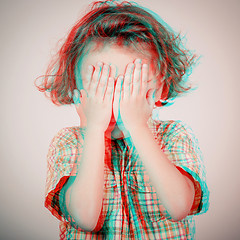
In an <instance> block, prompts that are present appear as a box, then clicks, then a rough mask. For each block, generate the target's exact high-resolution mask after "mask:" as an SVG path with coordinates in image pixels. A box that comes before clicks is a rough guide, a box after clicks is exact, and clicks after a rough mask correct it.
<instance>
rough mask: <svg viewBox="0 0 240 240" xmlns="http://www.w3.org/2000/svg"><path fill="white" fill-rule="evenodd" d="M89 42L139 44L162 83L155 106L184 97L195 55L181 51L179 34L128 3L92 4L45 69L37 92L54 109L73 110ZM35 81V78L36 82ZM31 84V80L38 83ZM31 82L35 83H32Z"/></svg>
mask: <svg viewBox="0 0 240 240" xmlns="http://www.w3.org/2000/svg"><path fill="white" fill-rule="evenodd" d="M92 41H100V42H103V43H115V44H118V45H119V46H135V47H136V49H138V50H139V45H141V43H142V44H143V46H145V51H148V52H151V54H152V56H153V61H154V65H155V70H156V79H157V80H158V81H161V82H163V89H162V95H161V97H160V99H157V101H156V102H155V106H157V107H160V106H163V105H166V104H167V103H168V100H169V99H174V98H175V97H177V96H179V95H182V94H184V93H186V92H188V91H189V90H190V89H191V85H188V81H186V80H187V78H186V77H187V76H188V75H189V74H190V73H191V69H192V66H193V65H194V64H195V63H196V61H195V60H196V55H195V54H193V53H192V52H191V51H189V50H187V49H185V48H184V47H183V43H182V40H181V38H180V34H175V33H174V31H173V30H171V29H170V27H169V26H168V25H167V24H166V23H165V22H163V21H162V20H161V18H160V17H159V16H158V15H156V14H155V13H153V12H152V11H151V10H147V9H145V8H143V7H140V6H139V5H137V4H136V3H133V2H127V1H124V2H121V3H119V2H117V1H97V2H93V3H92V4H91V5H90V10H89V11H88V12H87V13H86V14H85V15H84V16H83V17H81V18H80V19H79V20H78V21H77V22H76V23H75V24H74V26H73V27H72V28H71V30H70V32H69V33H68V35H67V38H66V40H65V41H64V43H63V44H62V46H61V48H60V49H59V50H58V52H57V54H56V55H55V56H54V57H53V59H52V60H51V62H50V64H49V65H48V68H47V71H46V74H45V75H44V76H40V77H43V81H42V82H41V83H40V84H39V85H37V84H36V82H35V85H36V87H37V88H38V90H39V91H41V92H44V93H45V96H47V97H49V98H50V99H51V100H52V102H53V103H54V104H56V105H64V104H72V103H74V102H73V97H72V96H73V90H74V89H76V88H77V86H76V66H77V64H78V61H79V59H80V58H81V56H83V55H84V52H85V49H86V46H87V45H88V44H89V43H90V42H92ZM37 79H38V78H37ZM37 79H36V80H37ZM36 80H35V81H36Z"/></svg>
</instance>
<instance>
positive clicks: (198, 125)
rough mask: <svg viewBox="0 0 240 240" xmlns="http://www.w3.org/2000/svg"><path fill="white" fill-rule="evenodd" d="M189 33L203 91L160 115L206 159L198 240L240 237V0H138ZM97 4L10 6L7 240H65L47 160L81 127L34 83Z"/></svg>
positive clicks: (0, 7) (0, 5) (5, 14)
mask: <svg viewBox="0 0 240 240" xmlns="http://www.w3.org/2000/svg"><path fill="white" fill-rule="evenodd" d="M137 2H138V3H140V4H142V5H143V6H145V7H148V8H150V9H152V10H153V11H155V12H156V13H158V14H159V15H160V16H161V17H162V18H163V20H164V21H166V22H167V23H168V24H169V25H170V26H172V28H173V29H175V30H177V31H182V32H183V33H186V34H187V40H188V44H187V46H188V47H189V48H191V49H196V50H197V52H198V53H200V54H202V55H203V58H202V59H201V64H200V65H199V66H198V67H197V68H196V69H195V70H194V72H193V74H192V76H191V80H192V81H194V82H195V83H197V84H198V85H199V89H198V90H197V91H194V92H192V93H191V94H190V95H188V96H186V97H184V98H181V99H178V100H177V101H176V103H175V104H174V105H172V106H170V107H168V108H164V109H161V112H160V116H161V118H162V119H179V120H182V121H184V122H185V123H187V124H189V125H190V126H191V127H192V129H193V131H194V133H195V135H196V136H197V138H198V139H199V144H200V147H201V149H202V152H203V154H204V161H205V165H206V169H207V180H208V186H209V189H210V192H211V196H210V197H211V198H210V209H209V211H208V212H207V213H206V214H204V215H200V216H197V217H196V223H197V228H196V235H197V239H201V240H208V239H218V240H221V239H222V240H225V239H230V240H232V239H239V238H238V237H237V236H238V235H239V234H240V230H239V223H240V217H239V213H240V207H239V206H240V204H239V200H240V193H239V189H240V188H239V185H240V184H239V183H240V181H239V175H240V174H239V173H240V172H239V169H240V163H239V162H240V159H239V123H238V121H239V119H238V117H239V109H240V108H239V106H238V105H239V95H238V92H239V88H240V84H239V81H240V79H239V65H238V64H239V61H238V60H239V17H238V13H239V10H240V9H239V5H240V4H239V1H229V0H224V1H207V0H204V1H191V0H188V1H187V0H183V1H178V0H174V1H171V0H170V1H166V0H164V1H157V0H156V1H152V0H151V1H137ZM88 3H90V1H80V0H70V1H69V0H68V1H59V0H53V1H48V0H44V1H43V0H41V1H40V0H39V1H30V0H29V1H27V0H22V1H7V0H5V1H1V2H0V19H1V31H0V34H1V44H0V54H1V64H0V66H1V94H0V98H1V101H0V102H1V125H0V126H1V134H0V136H1V151H0V156H1V166H0V168H1V174H0V176H1V179H0V180H1V188H0V196H1V200H0V203H1V204H0V216H1V222H0V239H4V240H10V239H11V240H12V239H25V240H28V239H36V240H42V239H59V237H58V220H57V219H55V218H54V217H53V216H52V215H51V214H50V212H48V210H47V209H45V208H44V191H45V179H46V155H47V151H48V147H49V143H50V141H51V139H52V138H53V136H54V135H55V134H56V133H57V132H58V131H59V130H60V129H61V128H63V127H67V126H74V125H78V123H79V121H78V116H77V114H76V113H75V108H74V107H73V106H63V107H57V106H54V105H53V104H52V103H51V102H50V101H49V100H47V99H46V98H45V97H44V95H43V94H42V93H40V92H38V91H37V89H36V88H35V87H34V85H33V81H34V79H35V78H36V77H38V76H40V75H42V74H44V73H45V70H46V67H47V64H48V62H49V60H50V56H51V54H52V53H54V51H55V50H54V49H55V47H56V45H57V41H58V40H59V39H60V38H62V37H63V36H64V35H65V34H66V33H67V31H68V30H69V29H70V28H71V26H72V25H73V23H74V22H75V21H76V20H77V18H78V16H79V15H80V13H81V12H82V10H83V9H85V7H86V6H87V5H88Z"/></svg>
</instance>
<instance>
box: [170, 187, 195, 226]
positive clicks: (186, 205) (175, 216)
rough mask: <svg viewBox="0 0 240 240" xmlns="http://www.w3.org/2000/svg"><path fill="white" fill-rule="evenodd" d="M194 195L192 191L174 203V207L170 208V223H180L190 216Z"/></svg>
mask: <svg viewBox="0 0 240 240" xmlns="http://www.w3.org/2000/svg"><path fill="white" fill-rule="evenodd" d="M194 194H195V191H194V189H193V190H192V191H190V192H189V193H188V194H186V195H185V197H183V198H182V199H179V200H178V201H177V203H175V204H176V205H175V206H174V207H173V208H172V211H171V214H170V216H171V219H172V221H174V222H177V221H181V220H183V219H184V218H186V217H187V216H188V215H189V214H190V212H191V209H192V206H193V202H194Z"/></svg>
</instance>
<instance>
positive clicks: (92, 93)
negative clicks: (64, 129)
mask: <svg viewBox="0 0 240 240" xmlns="http://www.w3.org/2000/svg"><path fill="white" fill-rule="evenodd" d="M109 76H110V67H109V65H106V64H103V63H98V64H97V66H96V67H95V69H93V66H92V65H90V68H89V69H88V70H87V77H86V89H81V90H80V94H81V97H80V96H79V95H80V94H79V91H78V90H77V89H75V90H74V97H73V100H74V103H75V107H76V110H77V113H78V115H79V117H80V119H81V127H89V128H97V129H98V130H102V131H105V130H106V129H107V128H108V125H109V122H110V120H111V116H112V101H113V91H114V78H112V77H109Z"/></svg>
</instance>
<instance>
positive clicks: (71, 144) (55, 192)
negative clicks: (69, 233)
mask: <svg viewBox="0 0 240 240" xmlns="http://www.w3.org/2000/svg"><path fill="white" fill-rule="evenodd" d="M81 134H82V136H83V134H84V129H82V132H81ZM82 139H83V138H80V139H78V138H77V135H76V133H74V131H72V130H71V129H70V128H63V129H61V130H60V131H59V132H58V133H57V134H56V135H55V137H54V138H53V139H52V141H51V143H50V146H49V150H48V154H47V178H46V186H45V202H44V206H45V207H46V208H47V209H48V210H49V211H50V212H51V214H52V215H53V216H55V217H56V218H57V219H58V220H60V221H62V222H70V223H71V225H72V226H73V227H75V228H76V229H77V228H78V226H77V225H76V224H75V221H74V219H73V218H71V216H70V215H69V214H68V213H67V211H66V206H65V201H64V199H65V196H64V195H65V186H66V183H67V182H68V181H69V180H72V179H74V177H75V176H76V167H77V164H79V159H80V155H81V150H82Z"/></svg>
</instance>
